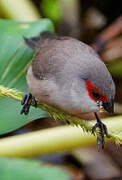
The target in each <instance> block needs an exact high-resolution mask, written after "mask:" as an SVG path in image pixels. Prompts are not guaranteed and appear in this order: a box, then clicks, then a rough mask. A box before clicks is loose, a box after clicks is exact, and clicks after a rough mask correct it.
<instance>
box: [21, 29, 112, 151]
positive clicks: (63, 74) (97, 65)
mask: <svg viewBox="0 0 122 180" xmlns="http://www.w3.org/2000/svg"><path fill="white" fill-rule="evenodd" d="M24 39H25V43H26V44H27V45H28V46H29V47H31V48H32V49H34V50H35V55H34V57H33V60H32V63H31V65H30V67H29V69H28V72H27V83H28V86H29V90H30V93H31V94H32V95H31V94H30V95H29V96H25V98H24V100H23V101H22V104H24V107H23V109H22V111H21V113H25V114H27V113H28V112H29V107H30V103H29V104H28V103H26V102H28V101H27V98H28V100H29V99H30V98H31V99H32V101H33V102H34V103H35V100H34V98H33V96H34V97H35V98H37V99H38V100H39V101H42V102H44V103H46V104H48V105H51V106H54V107H57V108H59V109H62V110H65V111H68V112H70V113H72V114H75V115H77V114H79V113H88V112H95V116H96V119H97V123H96V125H95V126H94V127H93V129H92V130H93V132H94V130H95V129H96V127H100V129H101V134H102V142H101V140H100V139H99V138H98V140H97V142H98V149H99V148H100V144H101V143H102V147H104V134H106V136H108V133H107V128H106V126H105V125H104V124H103V123H102V122H101V121H100V119H99V117H98V115H97V113H96V111H98V110H99V109H100V105H102V106H103V107H104V109H105V110H107V111H108V112H113V99H114V96H115V85H114V82H113V80H112V77H111V75H110V73H109V72H108V70H107V68H106V65H105V64H104V63H103V62H102V61H101V59H100V57H99V56H98V55H97V54H96V53H95V51H94V50H93V49H92V48H91V47H89V46H88V45H86V44H84V43H82V42H81V41H78V40H76V39H74V38H71V37H60V36H56V35H54V34H52V33H49V32H45V33H42V34H41V35H40V36H39V37H37V38H31V39H27V38H24ZM90 88H91V89H90ZM25 99H26V100H25ZM29 102H30V101H29ZM35 104H36V103H35Z"/></svg>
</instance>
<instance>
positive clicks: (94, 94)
mask: <svg viewBox="0 0 122 180" xmlns="http://www.w3.org/2000/svg"><path fill="white" fill-rule="evenodd" d="M92 96H93V97H94V98H95V99H99V98H100V95H99V93H98V92H97V91H96V90H92Z"/></svg>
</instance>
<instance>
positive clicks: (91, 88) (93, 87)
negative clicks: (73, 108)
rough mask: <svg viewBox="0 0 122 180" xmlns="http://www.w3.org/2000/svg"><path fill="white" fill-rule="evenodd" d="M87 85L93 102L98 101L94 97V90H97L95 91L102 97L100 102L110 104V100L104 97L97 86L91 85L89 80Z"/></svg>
mask: <svg viewBox="0 0 122 180" xmlns="http://www.w3.org/2000/svg"><path fill="white" fill-rule="evenodd" d="M86 85H87V91H88V94H89V96H90V98H91V99H92V100H94V101H96V99H95V98H94V97H93V95H92V90H95V91H97V93H98V94H99V96H100V97H99V98H98V99H97V100H98V101H103V102H108V99H107V98H106V97H105V96H103V95H102V94H101V93H100V91H99V90H98V89H97V88H96V87H95V86H93V85H92V83H91V82H90V81H89V80H86Z"/></svg>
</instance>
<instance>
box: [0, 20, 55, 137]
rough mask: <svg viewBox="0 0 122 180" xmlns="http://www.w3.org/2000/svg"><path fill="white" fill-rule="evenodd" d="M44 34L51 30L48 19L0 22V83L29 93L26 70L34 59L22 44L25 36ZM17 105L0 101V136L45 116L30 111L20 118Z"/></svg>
mask: <svg viewBox="0 0 122 180" xmlns="http://www.w3.org/2000/svg"><path fill="white" fill-rule="evenodd" d="M44 31H53V25H52V23H51V22H50V21H49V20H47V19H46V20H39V21H35V22H16V21H9V20H0V44H1V47H0V84H1V85H4V86H6V87H12V88H16V89H18V90H19V91H22V92H24V93H28V92H29V91H28V87H27V83H26V70H27V68H28V66H29V63H30V61H31V59H32V57H33V54H34V52H33V50H31V49H30V48H28V47H27V46H26V45H25V44H24V41H23V36H25V37H35V36H37V35H39V34H40V33H41V32H44ZM21 108H22V107H21V105H20V103H18V102H16V101H13V100H10V99H9V98H1V99H0V114H1V115H0V134H4V133H7V132H10V131H13V130H15V129H17V128H19V127H21V126H23V125H24V124H27V123H28V122H30V121H32V120H35V119H37V118H41V117H47V116H48V114H47V113H46V112H44V111H40V110H39V109H35V108H31V110H30V113H29V114H28V115H27V116H24V115H20V110H21Z"/></svg>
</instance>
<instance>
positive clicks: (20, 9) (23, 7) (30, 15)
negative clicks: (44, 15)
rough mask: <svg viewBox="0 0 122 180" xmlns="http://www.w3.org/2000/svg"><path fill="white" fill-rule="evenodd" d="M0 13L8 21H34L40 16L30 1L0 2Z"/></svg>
mask: <svg viewBox="0 0 122 180" xmlns="http://www.w3.org/2000/svg"><path fill="white" fill-rule="evenodd" d="M0 11H1V12H2V15H3V16H4V17H6V18H8V19H13V20H17V21H35V20H38V19H39V18H40V15H39V13H38V11H37V9H36V7H35V6H34V4H33V3H32V2H31V1H30V0H19V1H18V0H0Z"/></svg>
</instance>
